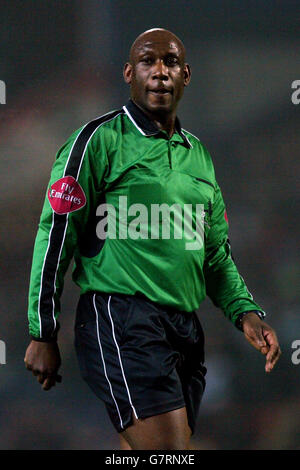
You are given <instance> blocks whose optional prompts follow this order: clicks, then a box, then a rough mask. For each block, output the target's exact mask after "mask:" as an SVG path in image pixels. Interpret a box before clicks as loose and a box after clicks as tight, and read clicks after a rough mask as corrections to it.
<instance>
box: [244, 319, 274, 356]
mask: <svg viewBox="0 0 300 470" xmlns="http://www.w3.org/2000/svg"><path fill="white" fill-rule="evenodd" d="M244 333H245V336H246V339H247V340H248V341H249V343H250V344H252V346H254V347H255V349H257V350H258V351H260V352H261V353H262V354H264V355H266V354H267V352H268V351H269V348H268V345H267V343H266V340H265V338H264V336H263V332H262V328H260V327H257V326H256V327H253V326H250V325H247V327H246V328H245V329H244Z"/></svg>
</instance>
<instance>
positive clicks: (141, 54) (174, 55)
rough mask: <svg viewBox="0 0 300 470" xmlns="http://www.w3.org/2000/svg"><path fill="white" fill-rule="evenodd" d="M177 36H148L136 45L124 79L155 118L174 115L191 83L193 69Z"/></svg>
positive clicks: (144, 107)
mask: <svg viewBox="0 0 300 470" xmlns="http://www.w3.org/2000/svg"><path fill="white" fill-rule="evenodd" d="M184 58H185V53H184V48H183V46H182V44H181V43H180V42H179V41H178V40H177V38H176V36H174V35H172V33H169V32H167V31H152V32H149V33H145V34H144V35H142V36H141V37H140V39H138V40H137V41H136V43H134V45H133V47H132V49H131V54H130V63H127V64H125V67H124V79H125V81H126V83H128V84H130V86H131V98H132V99H133V101H134V102H135V103H136V104H137V105H138V106H140V107H141V108H142V109H143V110H144V111H145V112H147V113H148V114H149V113H150V114H152V115H154V116H155V115H158V114H165V115H168V114H175V113H176V108H177V104H178V102H179V100H180V98H181V97H182V94H183V89H184V87H185V86H186V85H188V83H189V81H190V69H189V66H188V65H187V64H185V63H184Z"/></svg>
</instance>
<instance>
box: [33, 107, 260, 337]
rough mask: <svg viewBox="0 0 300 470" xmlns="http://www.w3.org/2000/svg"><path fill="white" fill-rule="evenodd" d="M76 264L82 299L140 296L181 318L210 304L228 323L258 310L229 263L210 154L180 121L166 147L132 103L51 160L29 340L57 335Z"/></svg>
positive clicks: (74, 136) (78, 133) (223, 216)
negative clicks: (65, 284)
mask: <svg viewBox="0 0 300 470" xmlns="http://www.w3.org/2000/svg"><path fill="white" fill-rule="evenodd" d="M105 204H106V205H105ZM154 209H155V210H154ZM185 209H187V211H186V212H185ZM198 209H199V210H198ZM109 211H110V212H109ZM152 211H153V214H152ZM176 211H177V212H176ZM180 211H181V212H180ZM108 214H109V215H108ZM114 215H115V216H116V218H114ZM152 215H153V217H152ZM183 215H187V217H186V219H185V220H183ZM154 216H155V217H156V218H155V217H154ZM177 216H178V217H179V218H178V217H177ZM180 216H181V218H180ZM197 216H199V217H200V218H199V217H198V218H197ZM201 217H202V218H201ZM153 219H155V220H153ZM199 220H200V221H201V222H202V223H198V222H199ZM185 222H186V224H187V225H186V227H189V230H187V231H186V232H185V231H184V230H181V229H182V228H183V227H185V225H184V223H185ZM197 224H198V225H197ZM198 226H199V231H198V230H197V227H198ZM201 230H202V231H201ZM105 232H106V238H104V235H105ZM103 233H104V235H103ZM196 234H198V238H194V239H193V235H195V237H196ZM73 257H74V261H75V264H74V269H73V279H74V281H75V283H76V284H77V285H78V286H79V287H80V289H81V293H86V292H88V291H93V292H95V291H96V292H97V291H98V292H106V293H121V294H129V295H140V294H142V295H144V296H146V297H147V298H148V299H150V300H152V301H154V302H157V303H158V304H161V305H166V306H169V307H173V308H175V309H178V310H182V311H188V312H189V311H193V310H195V309H197V308H198V307H199V305H200V303H201V302H202V301H203V300H204V298H205V297H206V295H208V296H209V297H210V298H211V299H212V301H213V303H214V304H215V305H216V306H217V307H219V308H221V309H222V310H223V312H224V313H225V315H226V316H227V317H228V318H229V319H230V320H231V321H232V322H233V323H234V322H235V320H236V318H237V316H238V314H239V313H242V312H244V311H249V310H260V311H262V309H261V308H260V307H259V305H258V304H256V303H255V302H254V301H253V298H252V295H251V294H250V293H249V291H248V289H247V287H246V285H245V282H244V280H243V279H242V277H241V276H240V274H239V272H238V270H237V267H236V265H235V263H234V261H233V259H232V256H231V249H230V245H229V242H228V221H227V216H226V211H225V205H224V201H223V198H222V194H221V191H220V188H219V186H218V183H217V181H216V178H215V172H214V167H213V163H212V160H211V157H210V155H209V153H208V151H207V150H206V148H205V147H204V146H203V145H202V144H201V142H200V141H199V139H198V138H197V137H195V136H193V135H192V134H191V133H189V132H187V131H185V130H184V129H182V128H181V126H180V122H179V120H178V119H176V132H175V133H174V134H173V136H172V137H171V138H169V137H168V135H167V133H166V132H164V131H161V130H159V129H158V128H157V127H156V126H155V124H154V123H153V122H152V121H150V120H149V119H148V118H147V117H146V115H145V114H144V113H143V112H142V111H141V110H140V109H139V108H138V107H137V106H136V105H135V104H134V103H133V102H132V101H129V103H128V104H127V105H126V106H124V107H123V108H122V109H120V110H117V111H113V112H111V113H108V114H106V115H104V116H102V117H100V118H97V119H95V120H93V121H91V122H89V123H88V124H86V125H85V126H83V127H82V128H80V129H79V130H77V131H76V132H74V133H73V134H72V135H71V137H70V138H69V140H68V141H67V142H66V143H65V145H64V146H63V147H62V148H61V149H60V150H59V152H58V154H57V157H56V161H55V163H54V166H53V169H52V173H51V178H50V182H49V186H48V188H47V194H46V198H45V203H44V206H43V210H42V214H41V219H40V224H39V229H38V233H37V237H36V241H35V247H34V254H33V263H32V271H31V279H30V288H29V311H28V318H29V332H30V334H31V336H33V337H35V338H42V339H47V338H50V337H51V336H52V335H53V334H54V333H55V331H56V330H57V316H58V315H59V313H60V297H61V293H62V290H63V279H64V275H65V272H66V270H67V268H68V265H69V263H70V261H71V259H72V258H73Z"/></svg>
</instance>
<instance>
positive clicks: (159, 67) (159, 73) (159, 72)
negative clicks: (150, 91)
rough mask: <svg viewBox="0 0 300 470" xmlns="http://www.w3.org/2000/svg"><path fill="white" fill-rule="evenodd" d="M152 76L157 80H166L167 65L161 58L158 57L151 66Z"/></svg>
mask: <svg viewBox="0 0 300 470" xmlns="http://www.w3.org/2000/svg"><path fill="white" fill-rule="evenodd" d="M152 78H153V79H155V78H156V79H159V80H168V67H167V65H166V64H165V63H164V61H163V60H162V59H158V60H157V61H156V62H155V64H154V66H153V72H152Z"/></svg>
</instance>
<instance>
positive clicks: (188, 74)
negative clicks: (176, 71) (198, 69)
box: [183, 64, 192, 86]
mask: <svg viewBox="0 0 300 470" xmlns="http://www.w3.org/2000/svg"><path fill="white" fill-rule="evenodd" d="M183 74H184V86H188V84H189V83H190V81H191V75H192V71H191V67H190V66H189V64H184V69H183Z"/></svg>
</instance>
